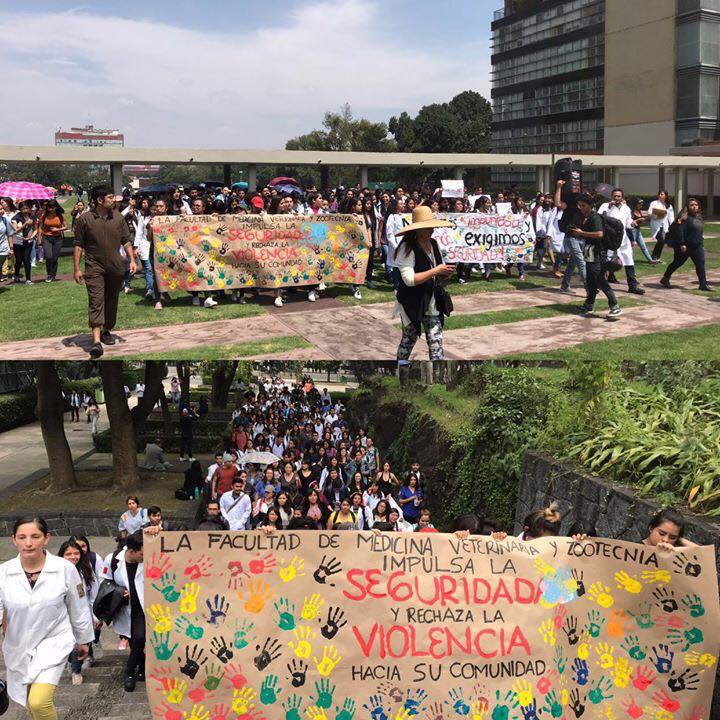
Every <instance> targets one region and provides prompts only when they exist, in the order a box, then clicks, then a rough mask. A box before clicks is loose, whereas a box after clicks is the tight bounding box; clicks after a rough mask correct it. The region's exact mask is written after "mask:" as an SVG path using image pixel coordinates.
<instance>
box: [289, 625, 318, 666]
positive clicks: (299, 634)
mask: <svg viewBox="0 0 720 720" xmlns="http://www.w3.org/2000/svg"><path fill="white" fill-rule="evenodd" d="M293 635H294V636H295V641H296V642H293V641H292V640H291V641H290V642H289V643H288V645H289V646H290V647H291V648H292V650H293V652H294V653H295V655H297V656H298V657H299V658H302V659H303V660H307V659H308V658H309V657H310V653H311V652H312V647H310V642H311V641H312V640H314V639H315V638H316V637H317V634H316V633H314V632H313V631H312V630H311V629H310V628H309V627H308V626H307V625H299V626H298V627H296V628H295V629H294V630H293Z"/></svg>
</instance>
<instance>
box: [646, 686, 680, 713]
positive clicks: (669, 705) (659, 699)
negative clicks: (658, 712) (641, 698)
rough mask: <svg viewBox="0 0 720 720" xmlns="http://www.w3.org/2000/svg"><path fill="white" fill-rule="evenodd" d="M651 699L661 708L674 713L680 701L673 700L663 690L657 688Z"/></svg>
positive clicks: (678, 707)
mask: <svg viewBox="0 0 720 720" xmlns="http://www.w3.org/2000/svg"><path fill="white" fill-rule="evenodd" d="M652 699H653V700H654V701H655V704H656V705H657V706H658V707H661V708H662V709H663V710H667V711H668V712H671V713H674V712H677V711H678V710H679V709H680V703H679V702H678V701H677V700H673V699H672V698H671V697H670V696H669V695H668V694H667V693H666V692H665V691H664V690H658V691H657V692H656V693H655V694H654V695H653V696H652Z"/></svg>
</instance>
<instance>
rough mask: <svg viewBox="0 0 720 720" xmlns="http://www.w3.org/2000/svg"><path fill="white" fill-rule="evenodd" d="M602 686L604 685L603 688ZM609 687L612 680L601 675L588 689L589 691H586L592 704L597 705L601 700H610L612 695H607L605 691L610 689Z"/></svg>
mask: <svg viewBox="0 0 720 720" xmlns="http://www.w3.org/2000/svg"><path fill="white" fill-rule="evenodd" d="M603 686H605V689H604V690H603ZM611 687H612V680H610V678H606V677H605V676H604V675H602V676H601V677H600V679H599V680H598V681H597V682H596V683H594V686H593V688H592V690H590V692H589V693H588V699H589V700H590V702H591V703H593V704H594V705H598V704H599V703H601V702H602V701H603V700H610V698H612V697H613V695H607V694H606V693H607V692H608V690H610V688H611Z"/></svg>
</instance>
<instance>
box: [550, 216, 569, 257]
mask: <svg viewBox="0 0 720 720" xmlns="http://www.w3.org/2000/svg"><path fill="white" fill-rule="evenodd" d="M562 216H563V211H562V210H559V209H558V208H556V207H554V208H553V209H552V213H551V214H550V220H549V222H548V235H549V236H550V242H551V243H552V246H553V250H554V251H555V252H556V253H561V252H564V251H565V233H564V232H563V231H562V230H561V229H560V220H561V219H562Z"/></svg>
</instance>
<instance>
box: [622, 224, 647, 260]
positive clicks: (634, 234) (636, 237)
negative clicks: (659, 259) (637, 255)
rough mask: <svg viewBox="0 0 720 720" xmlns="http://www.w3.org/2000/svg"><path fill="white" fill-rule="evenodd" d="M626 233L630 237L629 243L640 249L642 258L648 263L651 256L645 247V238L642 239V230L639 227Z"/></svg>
mask: <svg viewBox="0 0 720 720" xmlns="http://www.w3.org/2000/svg"><path fill="white" fill-rule="evenodd" d="M628 233H629V235H630V240H631V242H634V243H637V246H638V247H639V248H640V251H641V252H642V254H643V257H644V258H645V259H646V260H647V261H648V262H651V261H652V259H653V258H652V255H651V254H650V252H649V250H648V249H647V245H646V244H645V238H644V237H643V234H642V230H640V228H639V227H636V228H630V229H629V230H628Z"/></svg>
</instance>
